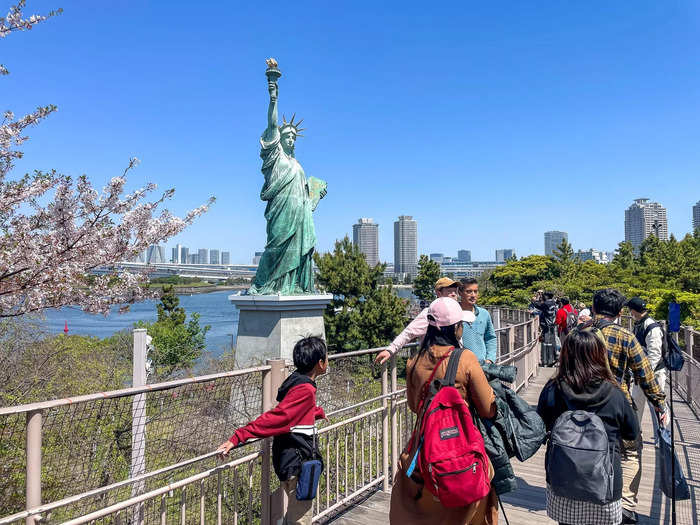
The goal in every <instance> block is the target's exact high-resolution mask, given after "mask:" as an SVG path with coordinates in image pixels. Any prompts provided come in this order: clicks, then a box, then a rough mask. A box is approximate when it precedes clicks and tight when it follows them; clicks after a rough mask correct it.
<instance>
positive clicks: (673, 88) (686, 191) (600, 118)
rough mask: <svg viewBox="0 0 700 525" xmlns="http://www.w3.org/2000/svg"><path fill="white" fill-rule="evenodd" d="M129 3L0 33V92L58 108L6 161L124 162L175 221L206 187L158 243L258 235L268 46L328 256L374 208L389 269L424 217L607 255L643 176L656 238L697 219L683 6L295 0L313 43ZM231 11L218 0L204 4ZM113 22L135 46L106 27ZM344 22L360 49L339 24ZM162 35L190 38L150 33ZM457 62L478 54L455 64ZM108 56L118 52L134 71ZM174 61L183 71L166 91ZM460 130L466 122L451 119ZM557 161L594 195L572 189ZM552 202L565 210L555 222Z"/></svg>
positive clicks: (99, 176)
mask: <svg viewBox="0 0 700 525" xmlns="http://www.w3.org/2000/svg"><path fill="white" fill-rule="evenodd" d="M136 5H137V4H135V3H133V2H131V1H130V0H127V1H126V2H125V3H122V4H119V5H118V6H117V5H109V6H101V8H100V9H90V8H89V7H90V6H89V4H85V3H83V2H81V1H80V0H78V1H77V2H74V3H73V4H72V9H71V12H70V15H69V16H68V13H66V16H61V17H56V18H55V19H52V20H51V23H50V24H42V27H41V30H40V31H31V32H29V31H27V32H23V33H18V34H17V35H14V36H13V38H11V39H10V38H8V39H6V41H3V46H4V51H5V56H6V57H7V58H5V59H4V62H5V63H6V65H7V67H8V69H10V70H11V71H12V75H9V76H7V77H4V80H3V86H4V89H5V90H4V92H3V94H4V95H5V99H6V100H8V102H11V104H8V109H12V110H14V111H15V113H16V114H18V115H21V114H23V113H24V112H27V111H31V110H32V109H33V108H36V107H37V105H44V104H51V103H53V104H56V105H57V106H58V108H59V111H57V112H56V113H55V114H53V115H51V116H50V117H49V118H47V119H46V121H45V122H43V123H42V125H41V126H39V127H36V128H32V130H31V133H29V135H30V140H29V141H28V142H26V143H25V144H23V146H22V150H23V151H24V157H23V158H21V159H18V160H17V163H16V166H17V167H16V170H15V173H16V174H18V175H19V174H23V173H32V172H33V171H34V170H35V169H41V170H48V169H51V168H55V169H56V170H58V171H59V172H61V173H65V174H66V175H69V176H72V177H74V178H77V177H78V176H79V175H81V174H83V173H85V174H87V176H88V178H90V179H91V180H92V181H94V183H95V185H96V186H97V187H98V188H99V187H102V186H103V185H104V184H106V183H107V181H108V180H109V179H110V178H111V177H114V176H117V175H119V174H121V172H122V170H123V168H124V167H125V165H126V164H127V163H128V159H129V158H130V157H131V156H136V157H138V158H139V159H141V161H142V162H141V164H140V166H139V167H138V168H137V169H136V170H134V171H132V172H130V173H129V175H128V182H127V191H132V190H134V189H136V188H140V187H142V186H143V185H144V184H145V183H146V182H154V183H156V184H158V186H159V191H164V190H166V189H168V188H171V187H174V188H175V189H176V193H175V196H174V198H173V199H172V200H171V201H169V202H168V203H167V208H168V209H169V210H171V211H172V212H173V213H175V214H178V215H183V214H184V213H186V212H187V211H188V210H191V209H193V208H195V207H197V206H199V205H200V204H202V203H203V202H205V201H206V199H207V198H208V197H209V196H210V195H212V194H213V195H215V196H216V197H217V202H216V204H215V205H214V206H213V207H212V208H211V210H210V211H209V212H208V213H206V214H205V215H204V216H202V217H201V218H199V219H197V221H195V223H194V224H193V225H192V226H191V227H189V228H187V229H186V230H185V231H184V232H183V233H182V234H180V235H178V236H177V237H175V238H173V239H171V240H169V241H168V245H169V246H170V245H172V244H175V243H180V244H182V245H184V246H190V247H195V246H196V245H200V246H217V245H226V246H231V247H232V252H231V255H232V260H233V261H240V262H248V261H250V259H251V255H252V254H253V253H254V251H256V250H261V249H262V248H263V247H264V246H265V241H266V239H265V218H264V210H265V203H264V202H262V201H260V200H259V194H260V188H261V185H262V182H263V176H262V174H261V173H260V158H259V155H258V153H259V152H258V149H259V137H260V134H261V133H262V131H263V129H264V127H265V115H266V108H267V105H266V104H267V97H268V93H267V89H266V83H265V76H264V68H265V63H264V59H265V58H267V57H269V56H270V55H273V56H275V57H276V58H277V59H278V60H279V63H280V68H281V71H282V72H283V76H282V78H281V79H280V104H281V107H283V108H284V110H285V111H287V112H288V115H289V113H290V112H293V111H296V112H297V114H298V115H302V116H303V117H305V123H306V124H308V130H307V132H306V133H305V137H303V138H301V139H300V140H299V141H298V143H297V147H296V156H297V157H298V159H299V160H300V161H301V162H302V163H303V165H304V168H305V169H306V170H307V174H308V175H313V176H317V177H320V178H322V179H324V180H326V181H327V182H328V194H327V195H326V197H325V198H324V199H323V201H321V203H320V204H319V206H318V208H317V209H316V211H315V212H314V214H315V217H314V220H315V226H316V235H317V238H318V242H317V245H316V248H317V250H318V251H319V252H327V251H331V250H332V249H333V243H334V242H335V240H336V239H338V238H342V237H343V232H347V231H348V229H349V225H350V224H352V223H353V222H354V221H355V220H356V219H357V217H359V216H366V217H373V218H374V220H375V221H376V222H377V223H378V224H382V225H384V226H383V227H382V228H380V235H379V244H380V259H381V260H383V261H391V260H393V254H392V252H393V243H392V232H391V227H390V226H386V225H391V223H392V222H393V221H394V220H395V218H396V217H397V216H398V215H400V214H402V213H409V214H412V215H413V216H414V217H415V218H416V219H417V220H418V221H419V222H420V234H421V244H420V246H421V248H422V249H421V251H422V252H424V253H429V252H445V253H449V254H451V255H454V253H456V251H457V250H458V249H461V248H462V247H463V245H464V244H468V245H469V246H470V247H471V250H472V257H473V258H474V259H475V260H484V259H490V258H492V257H493V255H492V254H493V250H494V249H495V248H496V247H499V246H510V247H512V248H513V249H514V250H515V251H516V253H517V254H518V255H525V254H528V253H541V251H540V250H541V235H542V231H544V230H554V229H560V230H566V231H567V232H568V233H569V238H570V240H571V241H572V244H574V245H577V246H582V247H589V246H595V247H598V248H600V249H605V250H612V249H614V248H615V247H616V246H617V244H618V242H620V241H621V240H622V239H623V238H624V229H623V228H624V225H623V221H622V220H621V214H622V210H624V209H625V208H626V207H627V206H628V205H629V203H630V202H631V200H632V198H634V197H636V195H630V189H631V188H653V194H648V196H649V197H650V198H651V199H653V200H655V201H658V202H662V203H663V204H664V206H665V207H666V208H667V213H668V226H669V233H674V234H675V236H676V237H677V238H681V237H683V235H685V234H686V233H687V232H688V231H689V230H690V227H691V225H690V221H689V213H690V209H691V208H692V206H693V204H694V203H695V202H697V200H698V199H699V198H700V195H698V194H697V192H698V190H697V173H698V171H699V170H700V151H698V149H697V147H696V142H697V140H696V139H695V137H696V130H697V121H698V120H699V119H700V89H698V88H700V75H699V74H698V73H699V72H700V63H698V62H697V60H696V57H695V54H694V52H693V50H694V42H695V41H696V38H697V34H698V30H699V22H698V17H697V16H696V6H694V5H690V4H687V3H682V4H680V3H674V4H672V5H668V6H665V9H662V10H660V9H658V6H655V5H653V4H651V3H646V4H642V5H635V7H634V8H631V7H630V6H629V5H626V4H622V3H616V4H615V3H608V4H602V5H600V6H598V8H596V9H584V8H583V7H580V6H575V5H571V4H567V5H564V4H561V5H553V4H550V5H546V6H540V7H539V8H538V9H537V16H534V15H533V11H532V9H531V7H529V6H526V5H520V4H518V3H508V5H507V7H503V6H500V5H496V4H493V5H492V4H481V5H475V6H471V7H470V8H466V7H465V6H464V5H462V4H458V3H454V4H449V3H448V5H447V6H446V7H445V8H444V9H441V10H435V12H430V13H426V11H425V9H423V8H421V7H419V6H417V5H406V6H402V9H400V10H396V9H395V8H393V7H392V6H391V5H389V4H386V5H385V4H381V5H374V6H373V7H372V13H373V16H371V17H368V16H367V6H366V5H363V4H362V3H359V4H353V5H351V6H340V5H334V4H332V3H329V4H327V5H324V6H322V7H318V6H310V5H299V6H295V9H293V10H290V12H289V13H288V17H289V18H288V21H289V23H290V24H297V25H299V26H304V27H306V31H305V38H304V39H301V40H299V41H295V42H291V43H290V41H289V38H288V36H287V35H285V34H284V33H283V32H279V33H273V34H268V35H267V36H266V38H265V39H264V43H263V42H262V41H261V39H260V35H261V34H263V32H264V28H265V27H266V23H267V21H266V20H265V18H264V17H260V16H259V9H257V8H256V7H254V6H253V5H246V6H243V7H241V8H240V9H238V10H237V13H236V17H235V20H234V21H233V22H232V24H233V26H232V27H231V30H229V31H212V30H205V29H203V28H192V27H190V26H189V25H188V23H187V20H188V19H189V14H190V13H189V11H188V9H189V6H188V5H186V4H182V3H179V2H172V3H171V4H168V8H167V9H162V7H161V5H159V3H158V2H153V3H148V4H146V5H142V4H138V12H139V17H138V18H137V19H134V18H133V10H132V7H131V6H136ZM76 6H77V7H76ZM227 6H228V4H223V3H217V2H216V1H214V2H213V3H212V4H210V9H212V10H214V11H215V10H216V9H218V8H219V7H222V8H225V7H227ZM31 7H32V9H33V10H34V9H35V10H36V11H37V12H42V11H47V10H50V9H53V8H55V5H53V4H51V3H50V2H48V1H45V0H37V1H36V2H33V3H32V6H31ZM134 8H135V7H134ZM447 13H449V16H448V15H447ZM319 20H323V21H324V23H323V24H319V23H318V21H319ZM389 21H390V22H391V23H388V22H389ZM124 27H129V38H128V39H127V40H124V39H121V38H119V35H120V31H122V30H123V29H122V28H124ZM464 27H469V28H470V30H469V31H468V32H466V33H465V32H464V31H463V28H464ZM95 28H99V30H95ZM348 28H351V30H350V32H351V37H352V38H353V39H354V40H355V41H357V42H361V45H360V46H357V47H348V46H347V41H346V40H345V39H337V38H331V37H330V36H331V35H336V34H340V32H342V31H347V30H348ZM409 34H410V35H412V38H411V39H410V41H408V42H407V41H406V40H405V35H409ZM169 41H178V42H181V44H182V45H180V46H176V47H169V46H163V45H162V43H163V42H169ZM78 48H79V49H81V50H82V51H81V53H76V52H75V49H78ZM144 50H148V52H147V53H144ZM49 52H50V54H51V60H50V63H49V64H47V67H49V68H50V71H49V73H50V74H51V78H52V81H51V82H46V81H45V79H46V74H47V72H46V71H43V70H41V69H39V68H32V67H26V66H24V65H23V64H32V63H34V61H35V60H36V57H41V56H45V55H46V53H49ZM221 56H226V57H227V60H228V62H227V67H226V68H221V67H220V57H221ZM338 56H343V60H342V61H338V60H337V57H338ZM455 56H464V57H467V56H468V57H469V60H466V61H464V63H463V64H461V66H460V67H458V68H455V67H453V64H454V57H455ZM388 57H391V62H392V64H393V65H392V70H391V71H389V70H388V69H387V67H386V66H387V60H388ZM114 63H120V64H122V63H128V64H129V70H130V75H129V76H128V78H127V77H126V76H120V75H117V74H115V68H114V67H113V65H112V64H114ZM173 71H179V72H180V78H179V80H178V81H177V82H174V81H173V82H167V83H165V84H164V82H163V79H164V78H168V77H169V76H170V75H172V72H173ZM134 79H138V81H137V82H134ZM340 85H342V86H345V87H346V88H345V89H337V88H333V87H331V86H340ZM378 86H381V89H378ZM387 93H391V96H390V97H387ZM105 97H106V100H108V101H109V103H108V104H103V103H101V102H100V101H102V100H105ZM456 101H459V102H458V103H457V102H456ZM173 108H177V110H176V111H174V110H173ZM416 108H420V111H416ZM125 115H128V118H125ZM234 122H235V125H233V126H232V125H231V123H234ZM386 122H392V123H397V124H398V123H414V122H417V123H418V129H419V130H420V132H419V133H415V134H413V135H410V136H409V135H407V134H406V133H401V132H396V133H391V134H387V133H386V132H385V126H384V125H383V124H384V123H386ZM455 122H460V123H461V125H460V132H459V133H445V130H447V129H451V128H452V127H454V123H455ZM339 123H342V125H339ZM202 129H206V133H194V132H193V131H194V130H202ZM573 130H575V133H574V132H573ZM504 149H507V150H508V154H507V155H504V154H503V151H504ZM455 154H457V155H458V156H459V158H460V163H461V167H460V174H459V176H457V173H456V171H455V165H454V159H455ZM338 159H346V161H343V162H338ZM193 174H196V175H193ZM426 174H428V175H427V176H426ZM562 174H566V180H574V181H577V183H580V184H582V185H585V187H587V188H595V191H585V192H572V191H571V187H572V186H571V184H562V183H561V182H562ZM660 179H662V180H663V181H664V184H659V183H658V181H659V180H660ZM461 180H464V181H465V183H464V184H462V183H461V182H460V181H461ZM409 181H410V182H409ZM466 181H470V182H471V181H478V184H479V190H480V194H481V195H483V196H484V197H483V198H480V199H470V200H469V202H468V204H467V205H466V207H465V206H460V207H459V208H460V209H459V210H458V211H453V212H452V213H446V212H445V211H443V209H442V208H441V207H438V206H436V204H435V203H439V202H444V201H445V199H447V198H449V197H448V195H446V189H447V188H450V189H455V188H456V190H457V193H458V194H459V195H464V194H465V193H468V190H469V188H470V184H469V183H467V182H466ZM543 196H546V197H543ZM350 203H359V204H358V205H349V204H350ZM558 206H563V207H566V209H567V210H569V213H568V214H560V215H558V214H557V213H556V209H557V207H558ZM428 209H431V210H435V211H431V212H427V211H426V210H428Z"/></svg>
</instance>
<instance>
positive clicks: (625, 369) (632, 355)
mask: <svg viewBox="0 0 700 525" xmlns="http://www.w3.org/2000/svg"><path fill="white" fill-rule="evenodd" d="M624 304H625V297H624V296H623V295H622V294H621V293H620V292H619V291H618V290H615V289H614V288H606V289H604V290H598V291H597V292H596V293H595V294H594V295H593V314H594V318H593V321H592V322H593V325H594V326H596V327H597V328H598V329H600V331H601V332H602V333H603V336H604V341H605V346H606V348H607V350H608V364H609V365H610V370H611V371H612V374H613V376H614V377H615V379H616V381H617V382H618V384H619V385H620V388H622V391H623V392H624V393H625V395H626V396H627V400H628V401H629V403H630V405H631V406H632V407H634V402H633V401H632V396H631V395H630V383H631V380H632V378H634V382H635V384H637V385H639V387H640V388H641V389H642V391H643V392H644V395H645V396H646V398H647V399H648V400H649V401H650V402H651V404H652V405H653V406H654V410H655V411H656V415H657V417H658V419H659V423H660V424H661V425H664V426H665V425H666V417H667V416H666V404H665V398H666V395H665V394H664V393H663V391H662V390H661V388H660V387H659V384H658V383H657V382H656V379H655V378H654V370H653V369H652V367H651V365H650V364H649V360H648V359H647V356H646V354H645V353H644V349H643V348H642V347H641V346H640V345H639V343H638V342H637V339H636V337H635V336H634V334H633V333H632V332H630V331H629V330H627V329H625V328H623V327H622V326H620V325H619V324H618V322H619V317H620V311H621V310H622V307H623V306H624ZM583 326H586V325H585V324H584V325H583ZM642 446H643V443H642V439H641V435H639V436H637V438H636V439H635V440H625V441H623V446H622V478H623V482H622V515H623V516H622V523H625V524H631V523H637V521H638V518H637V495H638V494H639V483H640V481H641V478H642Z"/></svg>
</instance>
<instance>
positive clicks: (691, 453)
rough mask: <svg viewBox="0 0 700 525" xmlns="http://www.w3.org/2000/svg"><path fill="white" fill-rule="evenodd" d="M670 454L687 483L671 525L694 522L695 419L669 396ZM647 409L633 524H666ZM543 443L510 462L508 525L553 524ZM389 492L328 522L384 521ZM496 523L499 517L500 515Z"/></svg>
mask: <svg viewBox="0 0 700 525" xmlns="http://www.w3.org/2000/svg"><path fill="white" fill-rule="evenodd" d="M553 372H554V369H546V368H545V369H540V371H539V374H538V376H537V378H535V380H534V381H533V382H532V383H530V385H529V386H528V388H527V389H526V390H525V391H524V392H522V397H523V398H524V399H525V400H526V401H527V402H528V403H530V404H531V405H536V404H537V399H538V398H539V395H540V391H541V389H542V387H543V386H544V384H545V383H546V382H547V380H548V379H549V377H550V376H551V375H552V373H553ZM674 408H675V412H676V418H675V425H676V426H675V438H676V454H677V456H678V460H679V461H680V463H681V466H682V468H683V472H684V473H685V475H686V478H687V480H688V485H689V486H690V494H691V499H690V500H686V501H679V502H677V503H676V520H677V525H696V524H698V523H700V420H698V418H697V417H696V416H695V414H693V412H692V411H691V410H690V408H689V407H688V405H687V404H686V403H684V402H683V401H681V400H678V397H677V396H674ZM650 412H651V411H650V410H645V412H644V419H643V421H642V434H643V437H644V451H643V453H642V480H641V483H640V489H639V505H638V508H637V512H638V513H639V525H652V524H653V525H658V524H666V523H669V524H670V523H671V502H670V500H669V499H668V498H666V497H665V496H664V495H663V493H662V492H661V489H660V488H659V480H658V474H657V473H658V471H659V469H658V465H657V458H656V453H655V452H656V449H655V448H654V434H653V428H652V422H651V416H650ZM544 454H545V447H544V446H542V447H541V448H540V450H539V451H538V452H537V454H535V456H533V457H532V458H530V459H529V460H528V461H526V462H525V463H520V462H519V461H517V460H516V459H513V460H512V465H513V470H514V471H515V474H516V476H517V478H518V490H516V491H513V492H511V493H509V494H505V495H504V496H503V497H502V501H503V505H504V508H505V512H506V515H507V517H508V521H509V522H510V523H511V525H518V524H523V525H538V524H554V523H555V522H554V521H552V520H550V519H549V518H548V517H547V510H546V498H545V491H546V488H545V487H546V480H545V471H544ZM389 497H390V496H389V494H386V493H384V492H381V491H379V492H376V493H374V494H372V495H370V496H369V497H366V498H364V499H362V500H360V501H358V502H356V503H355V504H354V505H353V506H352V507H350V508H349V509H348V510H347V511H346V512H345V513H344V514H342V515H340V516H338V517H336V518H335V519H334V520H333V524H334V525H374V524H382V525H384V524H387V523H389ZM500 522H501V523H505V520H503V519H502V516H501V517H500Z"/></svg>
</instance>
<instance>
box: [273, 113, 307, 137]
mask: <svg viewBox="0 0 700 525" xmlns="http://www.w3.org/2000/svg"><path fill="white" fill-rule="evenodd" d="M296 116H297V114H296V113H294V115H292V119H291V120H290V121H289V122H287V117H285V116H284V115H282V125H281V126H280V127H279V130H280V135H283V134H284V133H294V135H295V136H297V137H303V135H302V134H301V132H302V131H304V128H300V127H299V125H300V124H301V123H302V122H304V119H303V118H302V119H299V121H297V122H294V117H296Z"/></svg>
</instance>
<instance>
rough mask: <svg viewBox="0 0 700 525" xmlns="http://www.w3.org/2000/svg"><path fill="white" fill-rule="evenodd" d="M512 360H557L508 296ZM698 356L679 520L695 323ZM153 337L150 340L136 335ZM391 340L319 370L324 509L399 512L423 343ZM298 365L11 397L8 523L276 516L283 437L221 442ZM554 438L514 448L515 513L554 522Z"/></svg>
mask: <svg viewBox="0 0 700 525" xmlns="http://www.w3.org/2000/svg"><path fill="white" fill-rule="evenodd" d="M493 313H494V315H495V317H499V318H500V321H501V328H499V329H498V330H497V335H498V345H499V362H500V363H502V364H513V365H515V366H517V368H518V374H517V377H516V380H515V383H514V384H513V385H512V386H513V387H514V388H515V389H517V390H519V391H520V392H521V393H522V395H523V396H524V397H525V398H526V399H527V400H528V401H529V402H531V403H535V402H536V400H537V397H538V395H539V391H540V389H541V387H542V385H543V384H544V382H545V381H546V380H547V378H548V377H549V375H550V374H551V372H552V371H551V369H541V368H539V367H538V361H539V344H538V342H537V321H536V319H532V318H530V316H529V315H528V313H527V312H523V311H519V310H511V309H507V308H500V309H497V310H496V311H494V312H493ZM681 342H682V343H683V344H684V349H685V351H686V359H687V361H686V366H685V368H684V370H683V371H681V372H679V373H676V374H674V384H675V385H677V386H678V388H677V390H676V395H675V397H676V400H677V401H676V403H675V408H676V439H677V449H676V450H677V454H678V456H679V459H680V461H681V464H682V466H683V469H684V471H685V473H686V477H687V478H688V482H689V485H690V488H691V496H692V498H691V500H690V501H686V502H679V503H678V504H677V509H678V523H679V524H691V523H692V524H695V523H698V522H700V519H699V513H700V510H699V507H700V500H699V497H700V420H699V419H698V415H699V414H700V406H699V405H698V393H700V365H699V364H698V361H697V360H695V359H692V357H691V356H692V355H693V351H694V349H695V354H696V356H697V355H698V354H700V333H699V332H696V331H693V330H690V329H687V328H684V329H683V331H682V332H681ZM135 343H136V344H140V343H139V341H136V342H135ZM377 351H378V349H369V350H361V351H358V352H350V353H345V354H337V355H333V356H331V367H330V372H329V374H327V375H326V376H324V377H322V378H319V380H318V386H319V390H318V400H319V403H320V404H322V405H323V406H324V408H325V409H326V413H327V414H328V416H329V420H328V421H327V422H325V423H324V425H323V426H322V427H321V428H320V431H319V432H320V434H319V443H320V446H321V448H322V450H323V452H324V458H325V461H326V467H327V468H326V473H325V475H324V476H323V477H322V478H321V484H320V487H319V497H318V498H317V499H316V501H315V503H314V514H315V521H316V522H318V523H326V522H331V521H333V522H336V523H338V524H348V525H351V524H352V525H354V524H360V523H362V524H363V525H367V524H371V523H387V522H388V499H389V493H390V490H391V480H392V477H393V473H392V470H393V465H394V464H395V458H397V457H398V453H399V452H400V450H401V449H402V448H403V446H404V445H405V443H406V441H407V439H408V436H409V433H410V430H411V428H412V424H413V414H412V413H411V412H410V411H409V410H408V408H407V406H406V397H405V389H404V387H403V384H404V383H403V380H402V378H401V376H402V372H403V370H404V367H405V362H406V359H407V357H408V355H409V354H410V352H411V348H409V347H407V348H405V349H404V350H403V351H402V352H401V353H400V354H399V355H397V356H396V357H395V358H394V359H393V360H391V361H390V362H389V363H388V364H387V365H386V366H384V367H376V366H375V365H373V358H374V355H375V354H376V352H377ZM287 371H288V368H287V365H286V364H285V363H284V362H283V361H280V360H273V361H269V362H267V363H266V364H264V365H261V366H257V367H253V368H248V369H244V370H234V371H229V372H223V373H219V374H212V375H208V376H198V377H192V378H186V379H180V380H175V381H169V382H166V383H158V384H151V385H147V386H145V387H135V388H127V389H123V390H119V391H112V392H100V393H96V394H90V395H85V396H79V397H75V398H67V399H60V400H52V401H46V402H42V403H33V404H30V405H23V406H16V407H6V408H0V479H2V480H3V483H2V486H1V487H0V516H1V517H0V525H3V524H10V523H19V522H21V521H25V522H26V523H37V522H41V523H68V524H81V523H96V524H97V523H99V524H127V523H149V524H150V523H161V524H170V523H180V524H189V523H201V524H205V523H206V524H213V523H216V524H217V525H218V524H222V523H226V524H228V523H232V524H252V523H262V524H269V523H276V522H277V519H278V518H279V516H281V515H282V512H283V507H284V500H283V497H282V495H281V493H280V491H279V490H278V489H279V482H278V481H277V479H276V477H275V476H274V473H271V465H270V440H263V441H258V442H254V443H248V444H246V445H244V446H242V447H239V448H237V449H236V450H235V451H234V453H233V454H232V456H231V457H229V458H227V459H226V460H224V461H222V460H220V459H218V458H217V457H216V455H215V454H214V453H213V452H212V451H213V450H214V449H215V448H216V446H218V444H219V443H221V442H222V441H223V440H224V439H226V438H227V437H228V436H229V435H230V434H231V433H232V431H233V429H235V428H236V427H238V426H240V425H242V424H245V423H246V422H248V421H249V420H250V419H252V418H254V417H255V416H257V415H258V414H259V413H260V412H261V411H264V410H267V409H269V408H270V407H272V405H273V400H274V397H275V394H276V390H277V388H278V386H279V384H281V382H282V380H283V379H284V377H285V375H286V373H287ZM649 417H650V416H649V411H646V414H645V418H646V419H645V421H644V424H643V426H644V438H645V449H644V454H643V463H644V464H643V479H642V488H641V491H640V508H639V512H640V516H642V519H643V520H645V521H641V522H642V523H667V522H668V523H670V518H669V504H668V500H667V499H666V498H665V497H664V496H663V495H662V494H661V492H660V490H659V489H658V476H657V474H656V465H655V454H654V446H653V435H652V433H651V425H650V420H649ZM543 458H544V447H543V448H542V449H541V450H540V451H539V452H538V453H537V455H536V456H535V457H533V458H531V459H530V460H529V461H527V462H525V463H519V462H518V461H517V460H513V466H514V468H515V472H516V475H517V476H518V481H519V489H518V490H517V491H515V492H512V493H510V494H508V495H506V496H505V497H504V498H503V501H504V503H505V505H506V512H507V514H508V518H509V520H510V523H513V524H517V523H528V524H530V523H532V524H534V523H551V521H550V520H548V518H547V517H546V512H545V509H544V505H545V497H544V468H543Z"/></svg>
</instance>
